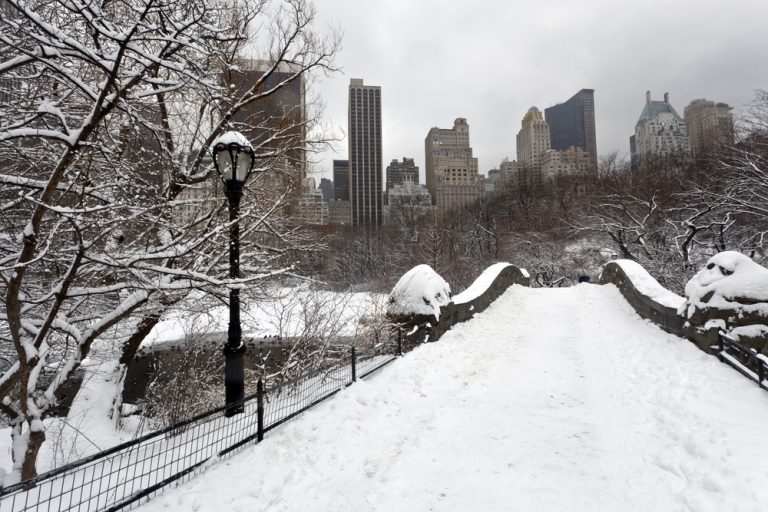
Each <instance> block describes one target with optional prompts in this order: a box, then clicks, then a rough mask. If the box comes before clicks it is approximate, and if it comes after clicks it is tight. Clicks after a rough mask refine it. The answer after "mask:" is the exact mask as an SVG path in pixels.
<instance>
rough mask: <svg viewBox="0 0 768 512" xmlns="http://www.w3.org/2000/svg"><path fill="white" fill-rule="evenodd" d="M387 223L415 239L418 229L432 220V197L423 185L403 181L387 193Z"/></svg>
mask: <svg viewBox="0 0 768 512" xmlns="http://www.w3.org/2000/svg"><path fill="white" fill-rule="evenodd" d="M387 194H388V195H389V206H388V207H387V212H388V223H389V224H393V225H395V226H400V227H402V228H403V229H404V230H405V231H406V232H407V233H408V235H409V236H410V237H411V238H415V236H416V233H417V230H418V227H419V226H421V225H423V224H426V223H428V222H429V221H431V220H432V195H431V194H430V193H429V190H427V187H426V186H424V185H419V184H418V183H416V182H414V181H405V182H403V183H401V184H398V185H394V186H393V187H392V188H391V189H389V190H388V191H387Z"/></svg>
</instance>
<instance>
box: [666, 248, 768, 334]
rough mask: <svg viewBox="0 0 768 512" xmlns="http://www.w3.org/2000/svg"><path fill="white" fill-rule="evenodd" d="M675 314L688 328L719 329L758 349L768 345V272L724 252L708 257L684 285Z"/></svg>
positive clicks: (737, 254) (735, 255)
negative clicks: (692, 326)
mask: <svg viewBox="0 0 768 512" xmlns="http://www.w3.org/2000/svg"><path fill="white" fill-rule="evenodd" d="M685 296H686V300H685V303H684V304H683V305H682V306H681V307H680V309H679V311H678V312H679V314H680V315H681V316H683V317H685V318H686V320H688V321H689V322H690V323H691V324H692V325H694V326H697V327H703V328H704V329H711V328H720V329H723V330H725V331H727V332H729V333H730V334H731V335H732V336H734V337H737V338H741V341H743V342H745V343H747V344H749V345H751V346H753V347H754V348H758V349H762V348H763V347H765V346H766V342H768V269H766V268H765V267H763V266H761V265H759V264H757V263H755V262H754V261H752V260H751V259H750V258H748V257H747V256H745V255H743V254H741V253H738V252H734V251H726V252H721V253H719V254H716V255H715V256H713V257H711V258H710V259H709V260H708V261H707V264H706V266H705V267H704V268H702V269H701V270H699V272H698V273H696V275H694V276H693V278H691V280H690V281H689V282H688V284H687V285H686V286H685Z"/></svg>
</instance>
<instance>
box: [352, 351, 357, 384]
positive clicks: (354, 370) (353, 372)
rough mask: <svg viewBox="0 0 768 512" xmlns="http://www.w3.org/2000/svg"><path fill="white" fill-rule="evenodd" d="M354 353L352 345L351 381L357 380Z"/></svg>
mask: <svg viewBox="0 0 768 512" xmlns="http://www.w3.org/2000/svg"><path fill="white" fill-rule="evenodd" d="M356 359H357V357H356V354H355V346H354V345H353V346H352V382H355V381H357V368H356V366H355V364H356V362H357V361H356Z"/></svg>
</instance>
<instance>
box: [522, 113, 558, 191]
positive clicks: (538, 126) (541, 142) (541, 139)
mask: <svg viewBox="0 0 768 512" xmlns="http://www.w3.org/2000/svg"><path fill="white" fill-rule="evenodd" d="M549 149H551V145H550V138H549V126H548V125H547V122H546V121H545V120H544V116H542V115H541V111H540V110H539V109H538V108H536V107H531V108H530V109H528V112H527V113H526V114H525V116H524V117H523V121H522V127H521V128H520V131H519V132H517V165H518V172H519V173H520V180H519V181H520V182H521V183H525V184H527V185H528V186H533V187H536V186H539V185H541V183H542V176H541V167H542V165H543V164H544V153H546V152H547V151H548V150H549Z"/></svg>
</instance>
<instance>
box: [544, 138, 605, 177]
mask: <svg viewBox="0 0 768 512" xmlns="http://www.w3.org/2000/svg"><path fill="white" fill-rule="evenodd" d="M592 165H593V164H592V155H590V154H589V153H588V152H587V151H584V150H583V149H582V148H575V147H570V148H568V149H566V150H565V151H559V150H557V149H550V150H549V151H546V152H545V153H544V162H543V164H542V167H541V175H542V180H543V181H544V182H545V183H552V182H554V181H556V180H558V179H560V178H566V177H578V176H581V177H585V178H586V177H587V176H590V175H591V174H592V173H591V171H592V169H593V166H592Z"/></svg>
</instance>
